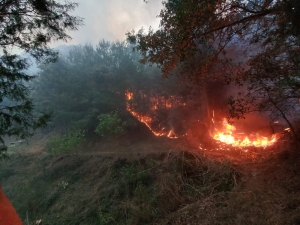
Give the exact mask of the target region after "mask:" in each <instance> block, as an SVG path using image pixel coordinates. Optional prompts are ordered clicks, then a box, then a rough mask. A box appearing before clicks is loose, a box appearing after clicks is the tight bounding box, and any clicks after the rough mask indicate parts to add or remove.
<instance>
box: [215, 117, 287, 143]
mask: <svg viewBox="0 0 300 225" xmlns="http://www.w3.org/2000/svg"><path fill="white" fill-rule="evenodd" d="M235 130H236V128H235V127H234V126H233V125H230V124H228V123H227V122H226V119H224V121H223V130H222V131H218V132H216V133H215V134H214V139H215V140H218V141H221V142H223V143H226V144H229V145H232V146H236V147H249V146H254V147H264V148H265V147H267V146H271V145H273V144H274V143H275V142H276V141H277V140H278V139H279V138H281V137H282V135H281V134H279V133H277V134H273V135H272V136H271V137H270V138H268V137H264V136H262V135H260V134H258V133H256V134H250V135H249V137H248V136H245V134H244V133H235V132H234V131H235Z"/></svg>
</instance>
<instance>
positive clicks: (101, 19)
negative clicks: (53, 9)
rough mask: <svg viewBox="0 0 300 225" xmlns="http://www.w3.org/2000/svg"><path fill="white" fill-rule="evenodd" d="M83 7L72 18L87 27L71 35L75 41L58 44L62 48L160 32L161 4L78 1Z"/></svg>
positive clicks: (140, 0)
mask: <svg viewBox="0 0 300 225" xmlns="http://www.w3.org/2000/svg"><path fill="white" fill-rule="evenodd" d="M74 1H75V2H78V3H79V6H78V7H77V8H76V10H75V11H74V12H72V15H76V16H79V17H82V18H84V25H83V26H80V27H79V29H78V30H77V31H72V32H69V35H70V36H71V37H72V40H71V41H68V42H67V43H65V42H61V41H60V42H54V43H52V44H51V47H57V46H59V45H77V44H93V45H96V44H97V43H98V42H99V41H100V40H103V39H104V40H107V41H123V40H125V39H126V36H125V33H127V32H128V31H131V30H133V29H134V30H135V31H138V30H139V29H140V28H142V27H143V28H145V29H146V30H147V29H148V28H149V26H152V28H153V29H157V28H158V26H159V19H158V18H157V15H159V13H160V10H161V8H162V3H161V0H149V2H148V3H145V2H144V1H143V0H74Z"/></svg>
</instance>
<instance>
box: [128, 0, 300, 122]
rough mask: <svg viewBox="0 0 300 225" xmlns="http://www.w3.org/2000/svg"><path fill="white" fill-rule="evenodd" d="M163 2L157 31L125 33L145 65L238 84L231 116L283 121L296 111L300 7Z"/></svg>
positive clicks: (197, 80)
mask: <svg viewBox="0 0 300 225" xmlns="http://www.w3.org/2000/svg"><path fill="white" fill-rule="evenodd" d="M163 4H164V8H163V9H162V11H161V13H160V15H159V17H160V18H161V22H160V28H159V29H158V30H157V31H153V30H152V29H151V28H150V29H149V31H148V32H145V31H144V30H143V29H141V30H140V31H138V32H137V33H135V31H132V32H129V33H128V34H127V36H128V40H129V41H130V42H131V43H133V44H135V49H137V50H139V51H140V52H141V54H142V56H143V59H142V61H143V62H148V63H151V64H158V65H159V66H160V67H161V70H162V72H163V74H164V76H169V75H170V74H171V73H180V74H181V76H182V79H184V80H188V81H189V82H191V83H192V84H202V86H206V85H207V84H209V83H210V82H215V81H217V82H218V83H221V84H235V85H238V86H242V85H243V86H244V87H245V88H244V89H242V90H241V92H240V94H239V95H236V94H231V95H232V96H231V98H230V102H229V103H230V106H229V109H230V115H229V116H230V117H237V118H240V117H243V115H244V113H247V112H253V111H259V112H268V113H269V114H270V115H271V117H272V120H274V119H277V118H283V119H285V120H286V121H287V122H288V123H289V120H290V119H292V117H291V115H290V114H291V112H292V114H296V113H295V111H298V110H299V107H298V105H299V103H298V99H299V97H300V95H299V85H300V83H299V74H300V67H299V65H300V63H299V59H300V54H299V49H300V42H299V40H300V26H299V22H297V21H298V19H297V18H298V17H299V13H300V2H299V1H297V0H291V1H284V0H280V1H275V0H274V1H273V0H271V1H268V0H263V1H223V0H204V1H200V0H186V1H182V0H168V1H165V2H164V3H163ZM278 90H279V91H278ZM290 125H291V124H290Z"/></svg>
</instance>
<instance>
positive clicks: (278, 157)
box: [0, 138, 300, 225]
mask: <svg viewBox="0 0 300 225" xmlns="http://www.w3.org/2000/svg"><path fill="white" fill-rule="evenodd" d="M89 145H90V146H89V147H88V148H89V149H85V148H84V146H82V148H81V150H79V151H78V152H77V154H68V155H57V156H49V155H47V154H45V153H44V152H36V151H35V152H34V153H27V154H24V153H20V154H14V155H12V157H11V160H7V161H5V162H2V163H1V168H0V169H1V170H0V178H1V182H2V186H3V189H4V191H5V192H6V194H7V196H8V197H9V198H10V199H11V200H12V202H13V204H14V205H15V207H16V209H17V211H18V212H19V214H20V216H21V217H22V219H23V221H24V223H25V224H34V221H36V220H38V219H42V221H43V224H45V225H46V224H49V225H50V224H51V225H54V224H57V225H58V224H59V225H61V224H70V225H71V224H72V225H73V224H100V225H102V224H103V225H104V224H166V225H167V224H245V225H247V224H291V225H292V224H295V225H296V224H300V216H299V215H300V195H299V194H300V188H299V187H300V185H299V184H300V175H299V171H300V161H299V154H298V151H296V149H297V148H296V147H295V146H294V147H293V146H290V147H289V148H288V150H287V151H284V152H280V153H276V154H275V153H274V154H269V155H268V156H269V158H267V159H264V160H261V161H259V162H251V161H244V162H243V163H239V164H238V165H234V164H233V163H231V162H229V161H226V160H225V161H224V160H220V157H218V160H215V158H216V157H215V156H211V155H209V156H207V155H206V156H204V155H203V154H202V153H195V151H194V150H192V149H186V148H184V147H182V146H181V145H180V142H178V141H177V142H176V141H175V142H174V141H173V140H166V139H162V138H150V139H143V140H141V141H131V142H129V143H125V144H124V143H123V144H122V141H121V142H120V143H118V144H111V143H94V144H89ZM85 146H88V145H85ZM109 150H111V152H112V154H109ZM126 152H129V154H125V153H126ZM151 152H152V153H151ZM120 153H121V154H120Z"/></svg>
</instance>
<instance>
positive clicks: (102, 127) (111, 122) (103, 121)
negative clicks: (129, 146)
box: [95, 111, 126, 137]
mask: <svg viewBox="0 0 300 225" xmlns="http://www.w3.org/2000/svg"><path fill="white" fill-rule="evenodd" d="M98 119H99V124H98V126H97V127H96V129H95V132H96V133H97V134H99V135H100V136H102V137H109V136H113V135H118V134H121V133H122V132H123V131H124V127H125V126H126V122H124V121H122V120H121V118H120V116H119V114H118V112H117V111H113V112H110V113H106V114H101V115H100V116H99V117H98Z"/></svg>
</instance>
